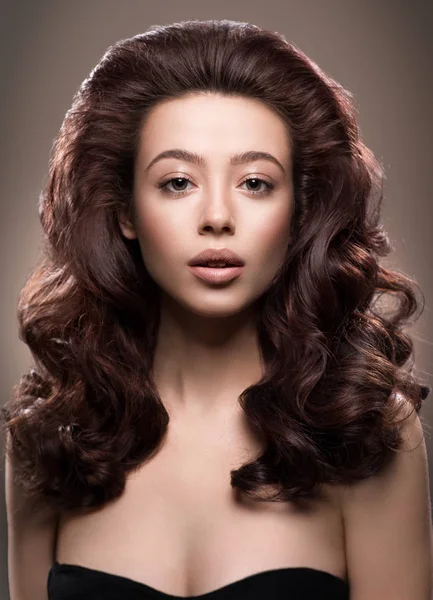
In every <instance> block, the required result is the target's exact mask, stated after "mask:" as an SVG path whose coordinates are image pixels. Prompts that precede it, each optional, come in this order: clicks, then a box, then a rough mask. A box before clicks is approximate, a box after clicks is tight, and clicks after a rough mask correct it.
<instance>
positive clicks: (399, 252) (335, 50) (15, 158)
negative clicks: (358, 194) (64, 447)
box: [0, 0, 433, 600]
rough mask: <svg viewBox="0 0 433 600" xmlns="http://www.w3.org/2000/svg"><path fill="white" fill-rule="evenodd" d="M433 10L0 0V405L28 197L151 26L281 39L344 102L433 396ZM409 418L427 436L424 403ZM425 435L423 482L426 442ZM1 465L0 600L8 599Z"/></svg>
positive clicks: (17, 353) (339, 2)
mask: <svg viewBox="0 0 433 600" xmlns="http://www.w3.org/2000/svg"><path fill="white" fill-rule="evenodd" d="M432 12H433V4H432V2H431V0H423V1H421V0H411V2H409V1H408V0H407V1H406V2H403V1H402V0H396V1H392V0H366V1H359V2H356V1H354V0H326V1H325V0H323V1H321V0H316V1H314V0H295V1H290V0H280V1H276V0H261V1H259V0H249V1H248V2H247V1H246V0H238V2H233V1H227V2H226V1H224V0H220V1H219V2H217V3H214V2H206V1H199V0H196V1H195V2H193V1H188V0H185V1H184V2H175V1H170V2H169V1H166V2H164V1H162V2H146V1H139V0H124V2H122V3H120V2H119V1H115V0H106V1H102V0H100V1H98V0H87V1H84V0H75V1H74V2H66V1H54V0H39V1H38V2H32V1H31V0H27V1H20V0H13V1H10V0H9V1H7V0H0V44H1V48H0V67H1V71H0V73H1V75H0V76H1V80H0V81H1V93H0V108H1V110H0V125H1V143H0V229H1V235H0V243H1V252H0V260H1V266H0V268H1V304H0V306H1V308H0V311H1V313H0V314H1V321H0V322H1V334H2V343H1V345H0V356H1V361H0V365H1V366H0V371H1V373H0V374H1V377H0V392H1V398H0V403H1V404H3V403H4V402H6V401H7V399H8V397H9V395H10V391H11V388H12V386H13V385H14V383H15V382H16V381H17V380H18V379H19V377H20V375H21V374H22V373H23V372H24V371H26V370H27V368H28V366H30V364H31V356H30V353H29V351H28V349H27V347H26V346H25V345H24V344H23V343H22V342H21V341H20V340H19V339H18V335H17V321H16V303H17V298H18V293H19V290H20V288H21V286H22V285H23V284H24V281H25V279H26V277H27V275H28V274H29V271H30V269H31V268H32V266H33V264H34V262H35V260H36V256H37V254H38V252H39V250H40V244H41V231H42V230H41V227H40V224H39V220H38V210H37V202H38V195H39V193H40V191H41V188H42V186H43V184H44V183H45V181H46V179H47V168H48V156H49V151H50V148H51V145H52V142H53V139H54V137H55V136H56V134H57V132H58V130H59V127H60V125H61V122H62V120H63V117H64V115H65V113H66V111H67V110H68V108H69V107H70V104H71V102H72V96H73V94H74V93H75V91H76V90H77V88H78V87H79V85H80V83H81V82H82V80H83V79H84V78H85V77H87V75H88V74H89V72H90V71H91V69H92V68H93V67H94V66H95V64H96V63H97V61H99V59H100V58H101V56H102V54H103V53H104V52H105V50H106V49H107V48H108V46H110V45H111V44H113V43H114V42H116V41H118V40H120V39H122V38H126V37H130V36H132V35H135V34H137V33H140V32H143V31H145V30H146V29H147V28H148V27H149V26H150V25H153V24H168V23H172V22H174V21H182V20H186V19H210V18H212V19H223V18H225V19H233V20H237V21H249V22H253V23H255V24H257V25H259V26H262V27H266V28H268V29H272V30H274V31H279V32H280V33H283V34H284V35H285V36H286V37H287V39H289V40H291V41H293V42H295V43H296V44H297V45H298V46H299V47H300V48H301V49H302V50H303V51H304V52H305V53H306V54H307V55H308V56H309V57H310V58H312V59H313V60H314V61H315V62H317V63H318V64H319V65H320V66H321V67H322V69H324V70H325V72H327V73H328V74H329V75H331V76H332V77H334V78H335V79H337V80H338V81H339V82H340V83H342V84H343V85H344V86H345V87H346V88H348V89H350V90H351V92H352V93H353V94H354V96H355V102H356V106H357V109H358V113H359V123H360V127H361V133H362V136H363V139H364V141H365V142H366V143H367V145H368V146H369V147H370V148H371V149H372V150H373V151H374V153H375V154H376V156H377V157H378V158H379V159H381V160H382V161H383V163H384V166H385V169H386V174H387V181H386V184H385V198H384V203H383V219H384V222H385V225H386V228H387V230H388V232H389V235H390V238H391V241H392V243H393V246H394V248H395V251H394V252H393V253H392V254H391V255H390V256H389V257H388V258H387V259H386V261H385V264H386V265H387V266H393V267H394V268H397V269H398V270H401V271H403V272H405V273H407V274H408V275H410V276H411V277H413V278H415V279H416V280H417V281H418V283H419V284H420V285H421V287H422V289H423V291H424V294H425V298H426V308H425V310H424V313H423V315H422V316H421V318H420V319H419V320H418V322H417V324H416V325H415V327H412V328H411V330H410V332H411V334H412V335H413V337H414V342H415V365H416V370H415V373H416V374H417V375H418V376H419V377H420V378H421V379H422V380H424V381H425V383H426V384H427V385H429V386H433V377H432V366H431V365H432V358H433V352H432V342H433V336H432V313H431V303H432V298H433V277H432V269H431V255H432V241H431V240H432V214H433V194H432V179H431V175H432V166H433V165H432V160H431V150H432V147H433V127H432V123H433V119H432V106H433V85H432V77H431V73H432V49H433V36H432V35H431V32H432V31H433V19H432ZM428 257H430V258H428ZM421 415H422V416H423V418H424V420H425V422H426V423H427V424H428V425H429V426H430V427H431V426H432V425H433V392H432V393H431V395H430V396H429V398H428V399H427V401H426V402H425V405H424V408H423V410H422V412H421ZM426 438H427V446H428V453H429V461H430V480H432V466H431V465H432V456H433V433H427V435H426ZM0 450H2V452H3V448H0ZM0 468H1V473H0V475H1V478H0V600H6V599H7V598H8V597H9V596H8V591H7V529H6V514H5V501H4V465H1V466H0Z"/></svg>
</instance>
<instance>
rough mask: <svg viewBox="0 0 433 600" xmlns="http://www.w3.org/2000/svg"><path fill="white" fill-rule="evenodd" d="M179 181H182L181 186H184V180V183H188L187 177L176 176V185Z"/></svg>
mask: <svg viewBox="0 0 433 600" xmlns="http://www.w3.org/2000/svg"><path fill="white" fill-rule="evenodd" d="M179 181H180V186H182V181H183V182H184V184H185V183H186V179H185V178H184V177H176V178H175V179H174V182H175V185H178V183H179Z"/></svg>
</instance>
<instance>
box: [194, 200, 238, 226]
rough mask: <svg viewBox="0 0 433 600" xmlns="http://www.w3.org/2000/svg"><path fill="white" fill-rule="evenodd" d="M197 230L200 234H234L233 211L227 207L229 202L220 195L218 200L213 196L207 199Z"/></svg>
mask: <svg viewBox="0 0 433 600" xmlns="http://www.w3.org/2000/svg"><path fill="white" fill-rule="evenodd" d="M199 230H200V233H204V232H208V231H214V232H216V233H221V232H222V231H228V232H229V233H230V234H232V235H233V233H234V232H235V220H234V216H233V211H232V210H231V208H230V206H229V202H226V201H225V199H224V198H222V194H221V195H220V197H218V198H217V197H216V195H215V196H213V197H212V198H209V199H208V201H207V203H206V207H205V210H204V212H203V214H202V218H201V220H200V223H199Z"/></svg>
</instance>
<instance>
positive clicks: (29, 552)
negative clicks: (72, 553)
mask: <svg viewBox="0 0 433 600" xmlns="http://www.w3.org/2000/svg"><path fill="white" fill-rule="evenodd" d="M6 444H7V445H8V444H10V438H9V432H8V433H7V442H6ZM5 492H6V516H7V530H8V576H9V592H10V600H47V598H48V593H47V578H48V572H49V569H50V567H51V564H52V562H53V558H54V550H55V538H56V528H57V515H56V514H55V512H54V511H53V510H52V509H49V508H47V509H46V510H45V511H43V510H39V511H38V512H36V511H35V507H34V506H33V505H32V504H31V503H29V502H28V501H26V499H25V497H24V495H23V494H22V492H21V490H20V489H19V487H18V485H17V483H16V482H15V480H14V466H13V462H12V461H11V459H10V458H9V456H8V454H7V453H6V458H5Z"/></svg>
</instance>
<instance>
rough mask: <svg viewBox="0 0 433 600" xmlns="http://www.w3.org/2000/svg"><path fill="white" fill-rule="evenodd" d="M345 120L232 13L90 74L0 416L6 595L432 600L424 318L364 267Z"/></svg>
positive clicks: (364, 222) (368, 215)
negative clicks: (413, 335)
mask: <svg viewBox="0 0 433 600" xmlns="http://www.w3.org/2000/svg"><path fill="white" fill-rule="evenodd" d="M354 112H355V111H354V108H353V104H352V101H351V96H350V93H348V92H347V91H346V90H345V89H344V88H342V87H341V86H340V85H338V84H337V83H336V82H335V81H333V80H332V79H330V78H329V77H327V76H326V75H325V74H324V73H323V72H322V71H321V70H320V69H319V68H318V67H317V65H315V64H314V63H313V62H312V61H311V60H309V59H308V58H307V57H306V56H305V55H304V54H303V53H302V52H301V51H300V50H299V49H298V48H296V47H295V46H294V45H293V44H290V43H288V42H287V41H286V39H285V38H284V37H283V36H281V35H279V34H277V33H274V32H270V31H266V30H263V29H260V28H259V27H257V26H254V25H251V24H248V23H237V22H233V21H226V20H224V21H204V22H203V21H187V22H182V23H176V24H172V25H169V26H164V27H160V26H155V27H152V28H150V30H148V31H147V32H146V33H144V34H142V35H136V36H134V37H133V38H130V39H126V40H121V41H120V42H118V43H117V44H115V45H113V46H112V47H110V48H109V49H108V51H107V53H106V54H105V55H104V57H103V58H102V60H101V61H100V63H99V64H98V65H97V67H96V68H95V69H94V70H93V71H92V73H91V75H90V77H89V78H88V79H86V80H85V81H84V83H83V84H82V86H81V88H80V90H79V92H78V93H77V94H76V96H75V98H74V102H73V106H72V108H71V109H70V110H69V111H68V113H67V115H66V117H65V120H64V123H63V125H62V128H61V131H60V133H59V136H58V138H57V140H56V143H55V145H54V147H53V152H52V157H51V162H50V177H49V182H48V184H47V187H46V189H45V190H44V194H43V196H42V199H41V205H40V215H41V222H42V226H43V229H44V232H45V236H46V246H45V252H44V255H43V257H42V261H41V262H40V264H39V265H38V267H37V268H36V269H35V271H34V273H33V274H32V276H31V277H30V278H29V281H28V282H27V284H26V286H25V287H24V289H23V291H22V295H21V298H20V303H19V319H20V327H21V337H22V339H23V340H24V341H25V342H26V343H27V344H28V345H29V347H30V349H31V351H32V353H33V356H34V357H35V361H36V365H35V368H34V369H32V370H31V371H30V372H29V373H28V374H27V375H26V376H24V377H23V378H22V380H21V381H20V383H19V384H18V385H17V387H16V389H15V390H14V394H13V398H12V399H11V400H10V402H9V403H8V405H7V406H6V407H5V409H4V411H3V417H4V424H5V428H6V430H7V431H8V432H9V434H8V436H7V442H8V444H7V450H8V455H7V456H8V458H7V464H6V468H7V473H6V485H7V505H8V524H9V580H10V587H11V600H18V599H19V600H24V599H25V600H27V598H32V599H33V598H36V597H37V598H46V593H47V592H48V597H49V599H50V600H64V599H66V598H80V599H90V598H92V599H93V598H99V597H101V598H104V599H110V598H119V597H122V598H128V599H135V598H137V599H138V598H141V599H143V598H161V599H166V600H168V599H172V600H173V599H178V600H179V599H180V598H206V599H208V598H209V600H210V598H212V600H219V599H223V598H224V599H229V598H236V599H238V598H248V599H252V600H254V599H255V598H260V599H263V598H269V599H277V598H278V599H280V598H281V599H282V598H288V597H290V598H291V599H292V600H293V599H295V598H303V599H307V598H314V599H315V600H319V599H320V600H323V599H327V598H332V599H333V600H338V599H347V598H349V591H350V597H351V598H354V599H355V600H366V599H368V600H373V599H374V598H381V599H384V598H395V599H396V598H397V597H398V598H399V599H401V600H403V598H404V599H407V600H409V598H411V599H413V598H415V597H416V598H419V599H420V600H421V599H422V598H423V599H424V598H425V600H427V597H428V596H429V592H430V576H429V574H430V562H429V561H430V558H431V534H430V516H429V497H428V480H427V478H426V477H425V471H426V460H427V459H426V452H425V443H424V440H423V430H422V424H421V421H420V418H419V416H418V414H417V413H418V412H419V410H420V407H421V401H422V399H423V398H425V397H426V395H427V393H428V391H429V389H428V388H425V387H423V386H421V385H420V384H419V383H417V382H416V381H415V379H414V377H413V375H412V372H409V373H407V372H406V371H404V370H403V365H404V364H405V363H406V361H407V360H408V358H409V357H410V355H411V353H412V342H411V340H410V338H409V337H408V336H407V335H406V334H405V333H403V331H402V325H403V324H406V323H407V321H408V318H409V317H411V316H412V315H413V314H414V313H415V311H416V310H417V308H419V306H420V302H419V301H418V300H417V299H416V296H415V293H414V289H413V287H414V282H412V281H411V280H410V279H409V278H407V277H405V276H403V275H401V274H398V273H396V272H393V271H391V270H388V269H385V268H384V267H382V266H380V264H379V261H378V259H379V257H381V256H385V255H386V254H388V253H389V252H390V250H391V248H390V244H389V242H388V238H387V236H386V233H385V232H384V230H383V226H382V224H381V222H380V217H379V208H380V202H381V199H382V194H381V184H382V180H383V172H382V170H381V168H380V166H379V164H378V162H377V161H376V159H375V158H374V156H373V154H372V153H371V152H370V151H369V150H368V149H367V148H366V147H365V145H364V144H363V143H362V141H361V140H360V136H359V131H358V126H357V123H356V120H355V115H354ZM384 293H385V294H386V293H389V294H393V295H394V296H396V299H399V304H398V305H397V308H396V309H395V310H394V311H393V312H388V313H386V311H385V310H383V309H382V310H379V307H378V306H376V301H377V299H378V296H379V295H382V294H384ZM401 450H404V451H403V452H402V451H401ZM397 533H398V534H399V540H398V538H397ZM47 578H48V585H47ZM35 590H36V591H37V594H38V595H35Z"/></svg>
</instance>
